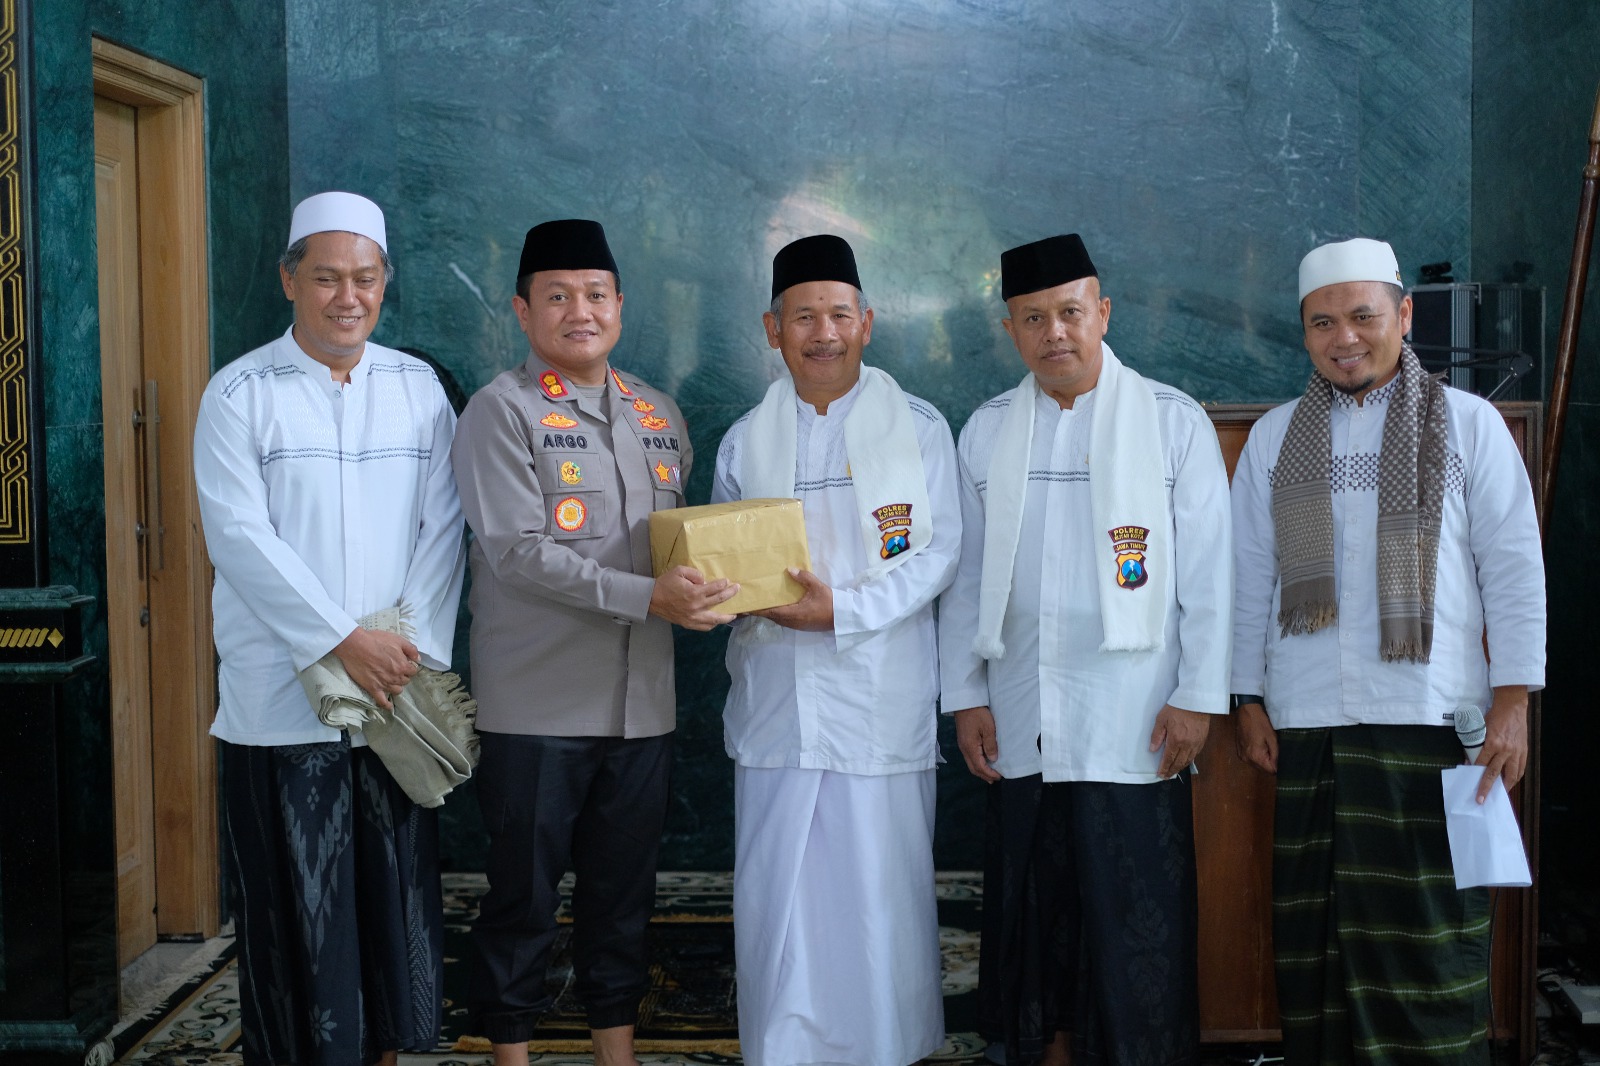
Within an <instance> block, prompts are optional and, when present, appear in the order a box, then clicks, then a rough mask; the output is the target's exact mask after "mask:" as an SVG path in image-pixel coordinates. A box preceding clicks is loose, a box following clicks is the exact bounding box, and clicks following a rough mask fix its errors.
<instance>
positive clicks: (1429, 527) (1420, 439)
mask: <svg viewBox="0 0 1600 1066" xmlns="http://www.w3.org/2000/svg"><path fill="white" fill-rule="evenodd" d="M1332 403H1333V386H1332V385H1330V384H1329V383H1328V380H1327V379H1326V378H1324V377H1323V376H1322V375H1321V374H1320V373H1313V374H1312V375H1311V382H1310V384H1308V385H1307V386H1306V392H1305V395H1304V396H1302V397H1301V398H1300V403H1299V405H1298V406H1297V407H1296V408H1295V411H1294V415H1293V416H1292V417H1291V418H1290V420H1289V429H1288V431H1287V432H1286V433H1285V434H1284V438H1283V446H1282V448H1281V449H1280V450H1279V452H1278V467H1277V471H1276V474H1275V477H1274V479H1273V484H1272V521H1273V524H1274V526H1275V527H1276V529H1277V535H1278V570H1279V573H1280V574H1281V576H1282V582H1283V594H1282V597H1281V600H1280V606H1279V610H1278V624H1279V625H1280V626H1282V627H1283V635H1284V636H1285V637H1287V636H1290V635H1292V634H1295V633H1315V632H1316V631H1317V630H1319V629H1322V628H1323V627H1324V626H1327V625H1329V624H1331V623H1333V622H1335V621H1337V619H1338V617H1339V604H1338V594H1337V590H1336V589H1335V588H1334V581H1333V489H1332V486H1331V484H1330V483H1329V467H1330V461H1329V460H1330V456H1331V449H1332V445H1331V438H1332V435H1331V431H1330V429H1329V412H1330V410H1331V408H1332ZM1382 447H1383V450H1382V453H1381V454H1380V455H1379V457H1378V530H1377V533H1378V641H1379V653H1380V654H1381V655H1382V656H1383V659H1384V661H1385V662H1395V661H1398V660H1410V661H1411V662H1417V663H1425V662H1427V661H1428V656H1429V653H1430V652H1431V651H1432V648H1433V594H1434V584H1435V578H1436V575H1437V570H1438V564H1439V523H1440V519H1441V517H1442V515H1443V505H1444V465H1445V395H1444V386H1443V385H1442V384H1441V383H1440V382H1439V381H1437V380H1436V379H1434V378H1433V377H1432V376H1431V375H1429V374H1428V372H1427V371H1426V370H1424V369H1422V364H1421V363H1419V362H1418V361H1417V357H1416V354H1415V353H1414V352H1412V350H1411V346H1410V345H1409V344H1402V346H1401V351H1400V374H1399V377H1398V379H1397V381H1396V383H1395V390H1394V394H1393V396H1392V397H1391V398H1390V400H1389V413H1388V417H1387V418H1386V419H1385V420H1384V423H1383V446H1382Z"/></svg>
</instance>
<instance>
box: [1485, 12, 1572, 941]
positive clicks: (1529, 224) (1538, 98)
mask: <svg viewBox="0 0 1600 1066" xmlns="http://www.w3.org/2000/svg"><path fill="white" fill-rule="evenodd" d="M1597 48H1600V6H1597V5H1595V4H1593V3H1590V2H1588V0H1477V3H1476V4H1475V14H1474V47H1473V70H1474V79H1473V80H1474V92H1473V212H1472V240H1473V252H1474V262H1475V263H1476V264H1477V267H1478V269H1477V273H1476V274H1475V275H1474V277H1475V280H1480V281H1508V280H1515V279H1516V278H1517V277H1518V276H1519V275H1520V274H1522V273H1526V274H1527V276H1528V281H1529V282H1530V283H1531V284H1535V285H1543V286H1545V287H1546V290H1547V294H1546V314H1547V330H1546V334H1547V335H1546V341H1545V344H1546V349H1547V351H1548V353H1549V357H1550V359H1551V360H1552V361H1553V360H1554V359H1555V349H1556V332H1557V329H1558V328H1559V322H1560V315H1561V307H1562V302H1563V292H1564V290H1565V287H1566V283H1567V272H1568V266H1569V263H1570V259H1571V255H1572V243H1573V233H1574V229H1575V224H1576V221H1577V209H1578V193H1579V189H1580V187H1581V184H1582V180H1583V166H1584V163H1585V162H1586V160H1587V158H1588V143H1587V138H1588V132H1589V127H1590V123H1591V119H1592V116H1593V113H1594V112H1593V108H1594V104H1595V91H1596V87H1597V86H1596V81H1597V78H1600V65H1597V64H1596V62H1595V55H1596V51H1597ZM1589 270H1590V275H1589V287H1588V298H1587V300H1586V301H1585V306H1584V323H1583V330H1582V332H1581V333H1580V335H1579V346H1578V352H1577V364H1576V372H1575V374H1574V378H1573V386H1572V395H1571V406H1570V407H1569V409H1568V415H1567V424H1566V438H1565V445H1564V447H1563V449H1562V455H1561V460H1560V461H1561V466H1560V470H1559V477H1558V480H1557V483H1556V488H1557V493H1558V495H1557V498H1556V501H1555V503H1554V505H1553V506H1552V508H1551V511H1550V514H1549V515H1548V516H1547V518H1546V537H1545V543H1546V548H1545V566H1546V571H1547V575H1548V581H1549V590H1550V618H1551V627H1550V668H1549V674H1548V679H1547V680H1548V683H1549V688H1548V689H1547V691H1546V693H1545V697H1544V698H1545V703H1544V746H1543V758H1544V763H1543V765H1544V788H1543V798H1544V808H1543V810H1544V820H1543V833H1544V842H1543V843H1544V846H1543V848H1542V852H1541V875H1542V877H1543V885H1544V893H1543V897H1542V898H1543V908H1544V912H1545V913H1544V919H1545V925H1546V928H1548V929H1550V930H1552V931H1553V932H1554V933H1555V934H1556V935H1557V936H1558V937H1559V938H1560V940H1561V942H1562V943H1564V944H1566V945H1568V946H1571V947H1574V948H1579V949H1580V950H1582V951H1583V952H1584V953H1585V954H1586V955H1587V957H1588V959H1589V962H1590V964H1591V965H1594V964H1596V963H1600V901H1597V900H1596V897H1595V893H1594V887H1593V880H1592V876H1591V874H1590V861H1589V859H1588V858H1586V856H1591V855H1592V852H1593V839H1594V828H1593V827H1594V825H1595V823H1596V820H1600V798H1597V797H1596V794H1595V790H1594V788H1593V777H1594V774H1593V763H1594V753H1595V752H1596V751H1600V719H1597V718H1596V716H1595V713H1594V704H1595V700H1594V695H1593V688H1594V686H1593V683H1592V679H1591V678H1590V677H1589V676H1588V671H1587V669H1586V668H1585V667H1584V665H1583V664H1584V663H1586V662H1589V661H1591V660H1592V658H1593V654H1594V653H1593V633H1594V629H1593V623H1592V622H1591V621H1590V620H1589V617H1590V616H1589V614H1588V611H1589V608H1590V607H1591V606H1592V605H1593V603H1594V602H1595V600H1596V598H1597V597H1600V560H1597V559H1596V557H1595V553H1594V552H1593V551H1592V550H1590V546H1591V545H1592V544H1594V543H1595V541H1596V539H1597V537H1600V499H1597V494H1596V488H1597V486H1600V361H1597V357H1600V262H1597V261H1596V259H1595V257H1594V256H1593V255H1591V257H1590V266H1589ZM1547 378H1548V374H1547Z"/></svg>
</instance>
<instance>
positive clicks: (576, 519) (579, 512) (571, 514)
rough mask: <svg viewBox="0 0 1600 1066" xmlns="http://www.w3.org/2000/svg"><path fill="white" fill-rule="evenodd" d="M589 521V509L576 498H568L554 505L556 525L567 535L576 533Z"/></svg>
mask: <svg viewBox="0 0 1600 1066" xmlns="http://www.w3.org/2000/svg"><path fill="white" fill-rule="evenodd" d="M587 521H589V508H588V507H586V506H584V502H583V501H582V500H580V499H578V498H577V497H576V496H568V497H567V498H566V499H564V500H562V501H560V502H559V503H557V504H556V525H558V526H560V527H561V529H563V530H564V531H566V532H568V533H576V532H577V531H578V530H580V529H582V528H583V525H584V523H585V522H587Z"/></svg>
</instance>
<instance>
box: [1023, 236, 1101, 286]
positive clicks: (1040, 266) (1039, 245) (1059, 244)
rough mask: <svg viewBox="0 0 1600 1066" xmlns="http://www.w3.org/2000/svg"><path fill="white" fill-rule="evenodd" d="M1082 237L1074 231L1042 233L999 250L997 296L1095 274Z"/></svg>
mask: <svg viewBox="0 0 1600 1066" xmlns="http://www.w3.org/2000/svg"><path fill="white" fill-rule="evenodd" d="M1099 276H1100V272H1099V271H1097V270H1096V269H1095V268H1094V263H1093V262H1092V261H1091V260H1090V259H1089V250H1088V249H1087V248H1085V247H1084V246H1083V238H1081V237H1079V236H1078V235H1077V234H1076V233H1064V234H1062V235H1060V236H1058V237H1046V238H1045V239H1044V240H1042V241H1034V242H1033V243H1032V244H1023V245H1019V246H1017V247H1016V248H1012V249H1011V250H1010V251H1007V252H1001V253H1000V299H1002V300H1009V299H1011V298H1012V297H1013V296H1021V295H1022V294H1023V293H1027V292H1042V291H1043V290H1045V289H1053V288H1055V287H1056V286H1057V285H1065V284H1066V283H1067V282H1069V281H1077V280H1078V279H1079V278H1097V277H1099Z"/></svg>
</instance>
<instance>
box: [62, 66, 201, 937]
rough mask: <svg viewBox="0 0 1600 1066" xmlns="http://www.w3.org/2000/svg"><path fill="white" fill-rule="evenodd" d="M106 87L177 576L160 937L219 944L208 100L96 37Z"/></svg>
mask: <svg viewBox="0 0 1600 1066" xmlns="http://www.w3.org/2000/svg"><path fill="white" fill-rule="evenodd" d="M93 57H94V91H95V93H96V94H97V95H100V96H104V97H108V98H109V99H112V100H117V101H120V102H122V103H125V104H129V105H131V106H132V107H134V108H135V109H136V111H137V113H138V118H137V130H138V138H139V169H138V182H139V194H140V222H139V245H140V264H139V267H140V276H141V277H142V278H143V279H144V284H142V285H141V287H140V290H141V291H140V307H141V312H142V317H143V327H142V331H143V337H142V340H143V346H144V359H145V376H146V377H149V378H154V379H155V380H157V381H158V382H159V383H160V394H161V410H160V414H161V419H162V421H161V424H160V426H158V427H154V432H156V433H158V434H159V437H160V449H161V470H162V482H161V497H160V498H161V511H162V519H163V525H164V526H165V531H166V532H165V557H166V566H165V569H164V570H162V571H161V572H160V574H159V576H156V575H154V574H153V576H152V580H151V583H150V617H151V633H150V640H151V646H152V648H153V649H159V651H160V658H159V660H158V661H155V662H153V663H152V668H151V671H150V701H151V748H152V752H153V753H154V761H155V781H154V784H155V835H156V841H155V843H156V932H157V935H159V936H163V937H175V938H184V939H186V938H191V937H210V936H214V935H216V932H217V925H218V919H219V913H220V909H221V900H220V895H221V891H220V866H219V857H220V856H219V845H218V836H217V771H216V745H215V743H214V742H213V741H212V739H211V736H210V733H209V728H210V724H211V719H212V715H213V713H214V712H215V710H216V706H217V701H216V652H215V649H214V646H213V644H212V641H211V565H210V561H209V559H208V558H207V556H206V551H205V542H204V540H203V538H202V536H201V532H200V508H199V501H198V499H197V496H196V492H195V487H194V478H193V476H192V475H191V471H192V470H193V468H194V466H193V450H194V435H193V427H194V422H195V416H196V413H197V412H198V410H199V406H200V395H201V393H202V392H203V391H204V390H205V386H206V382H207V381H208V380H209V379H210V377H211V344H210V336H211V324H210V282H209V277H208V256H207V241H206V172H205V97H204V86H203V85H202V83H201V82H200V79H198V78H196V77H194V76H193V75H190V74H187V73H185V72H183V71H180V70H176V69H174V68H172V67H169V66H166V65H164V64H161V63H157V62H156V61H154V60H152V59H150V58H148V57H146V56H142V55H139V54H138V53H137V52H132V51H129V50H128V49H126V48H122V47H119V46H118V45H114V44H111V43H110V42H108V41H104V40H101V39H99V38H95V39H94V41H93Z"/></svg>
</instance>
